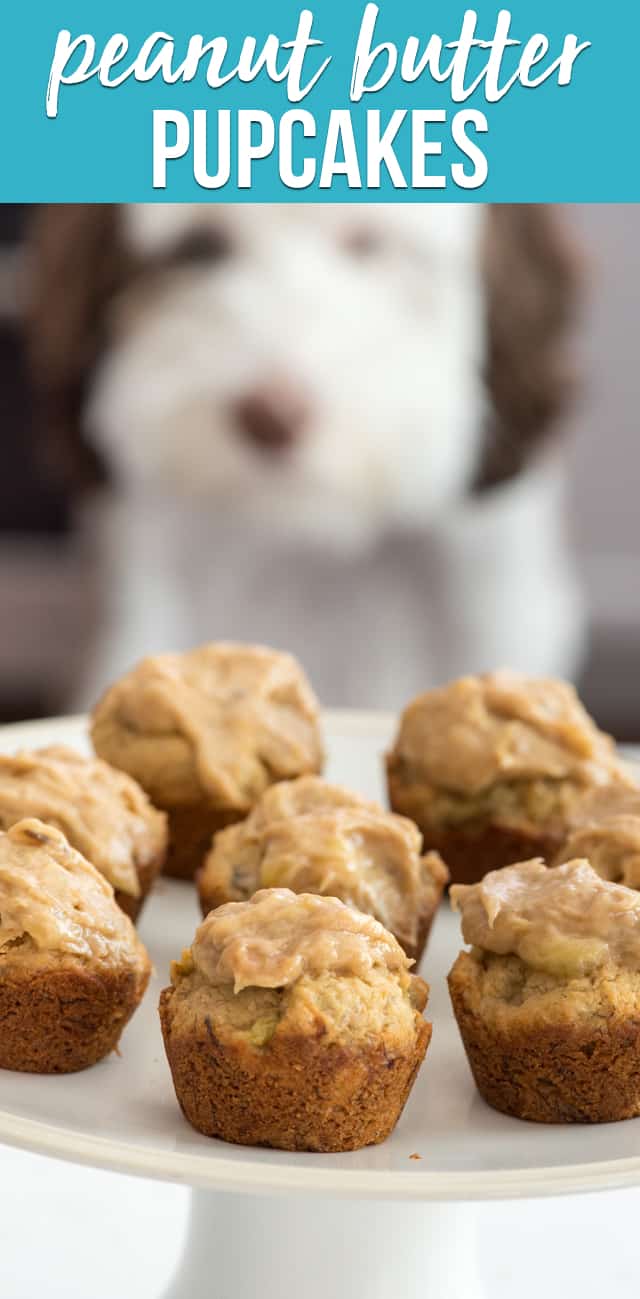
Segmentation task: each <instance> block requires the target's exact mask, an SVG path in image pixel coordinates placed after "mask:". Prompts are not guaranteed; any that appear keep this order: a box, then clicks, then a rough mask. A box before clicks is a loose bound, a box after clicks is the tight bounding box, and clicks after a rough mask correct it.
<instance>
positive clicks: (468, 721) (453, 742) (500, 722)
mask: <svg viewBox="0 0 640 1299" xmlns="http://www.w3.org/2000/svg"><path fill="white" fill-rule="evenodd" d="M396 760H401V761H402V762H403V763H404V764H405V765H406V767H407V768H408V769H409V770H410V772H411V777H412V778H413V779H414V780H415V779H422V780H424V781H425V782H426V783H427V784H428V785H431V786H434V787H436V788H438V787H440V788H444V789H447V790H451V791H454V792H456V793H460V794H463V795H469V796H473V795H474V794H478V793H480V792H481V791H482V790H484V789H486V788H487V787H489V786H490V785H493V784H495V783H496V782H497V781H502V780H520V779H528V778H536V777H548V778H550V779H553V780H564V779H570V780H575V781H577V782H578V783H581V784H585V785H586V784H598V783H599V784H603V783H605V782H607V781H611V780H620V781H623V782H626V783H633V782H632V778H631V776H630V775H629V773H628V772H627V770H626V768H625V767H624V764H623V763H621V762H620V761H619V759H618V758H617V756H616V752H615V748H614V744H613V741H612V740H611V738H610V737H609V736H608V735H605V734H604V733H603V732H602V731H600V730H599V729H598V727H597V726H596V724H595V722H594V721H593V720H592V718H591V717H590V716H589V714H588V713H587V712H586V711H585V709H584V708H583V706H582V704H581V703H580V700H579V699H578V696H577V694H576V692H575V690H574V689H573V686H570V685H568V684H567V683H566V682H564V681H552V680H534V679H531V678H528V677H525V676H521V675H520V674H519V673H516V672H511V671H506V670H504V671H500V672H491V673H487V674H485V675H483V676H475V677H473V676H469V677H461V678H460V679H459V680H458V681H453V682H451V684H450V685H447V686H443V687H442V688H441V689H439V690H431V691H429V692H428V693H427V694H424V695H420V696H419V697H418V698H417V699H414V700H413V702H412V703H411V704H409V706H408V707H407V708H406V709H405V711H404V713H403V715H402V718H401V721H400V728H399V732H398V736H397V739H396V742H395V745H394V748H393V751H392V753H391V755H390V762H391V763H393V762H394V761H396Z"/></svg>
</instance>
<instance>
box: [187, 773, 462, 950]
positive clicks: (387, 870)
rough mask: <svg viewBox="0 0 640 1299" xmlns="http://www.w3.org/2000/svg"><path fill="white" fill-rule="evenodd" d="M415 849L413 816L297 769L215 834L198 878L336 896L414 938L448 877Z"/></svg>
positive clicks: (242, 887)
mask: <svg viewBox="0 0 640 1299" xmlns="http://www.w3.org/2000/svg"><path fill="white" fill-rule="evenodd" d="M421 847H422V836H421V834H420V831H419V830H418V829H417V827H416V826H415V825H414V824H413V822H412V821H409V820H407V819H406V818H405V817H401V816H395V815H394V814H393V813H387V812H384V811H383V809H382V808H381V807H379V806H378V805H377V804H376V803H372V802H367V801H366V800H365V799H362V798H359V797H358V795H355V794H351V793H350V792H349V791H348V790H346V789H343V788H342V787H341V786H336V785H328V784H326V782H324V781H322V780H320V779H318V778H317V777H311V776H307V777H304V776H303V777H301V778H300V779H299V780H297V781H289V782H284V783H283V784H281V785H275V786H273V788H272V789H270V790H269V791H268V792H267V794H265V795H264V796H263V798H262V799H261V800H260V802H259V803H258V804H257V805H256V807H255V808H254V811H253V812H252V813H251V814H250V816H249V817H248V818H247V820H246V821H244V822H242V823H241V824H240V825H236V826H231V827H230V828H229V829H227V830H223V831H221V832H220V833H219V834H217V835H216V837H215V840H214V844H213V847H212V849H211V852H210V853H209V855H208V857H207V858H206V861H205V864H204V869H203V872H202V876H201V881H200V882H201V887H202V888H203V890H204V891H205V892H206V889H207V887H209V888H213V889H214V890H215V889H220V890H221V891H222V893H223V894H224V893H226V894H227V895H229V894H230V895H231V896H234V895H235V896H237V897H238V898H242V897H248V896H250V895H251V894H252V893H254V892H255V890H256V889H258V888H287V889H293V890H294V892H296V893H307V892H314V893H321V894H325V895H335V896H337V897H339V898H341V899H342V901H343V902H347V903H349V904H350V905H351V906H356V907H358V908H359V909H360V910H361V911H366V912H369V913H370V914H371V915H373V916H375V917H376V919H378V920H379V921H380V922H381V923H382V924H383V925H385V927H386V928H388V929H390V930H392V932H393V933H394V934H395V935H397V936H398V937H399V938H400V940H401V941H403V942H406V943H408V944H412V945H413V944H415V942H416V940H417V936H418V928H419V923H420V917H421V913H422V912H423V910H424V907H425V905H426V904H427V902H429V903H431V905H432V906H433V904H434V903H435V901H436V899H437V897H438V895H439V893H440V892H441V890H442V888H443V885H444V883H445V882H446V880H447V877H448V873H447V871H446V868H445V867H444V865H443V863H442V862H441V860H440V858H439V857H438V855H437V854H436V853H430V854H429V855H428V856H427V857H422V856H421Z"/></svg>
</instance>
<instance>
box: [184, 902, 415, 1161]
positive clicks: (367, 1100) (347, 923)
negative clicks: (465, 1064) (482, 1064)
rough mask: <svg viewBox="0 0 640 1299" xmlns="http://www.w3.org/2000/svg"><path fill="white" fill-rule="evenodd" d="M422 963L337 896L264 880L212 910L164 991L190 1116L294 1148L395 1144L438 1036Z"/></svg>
mask: <svg viewBox="0 0 640 1299" xmlns="http://www.w3.org/2000/svg"><path fill="white" fill-rule="evenodd" d="M410 964H411V963H410V961H409V960H408V959H407V957H406V956H405V954H404V952H403V951H402V948H401V947H400V946H399V944H398V943H397V942H396V940H395V938H393V936H392V935H391V934H390V933H388V932H387V930H385V929H384V928H383V927H382V925H380V924H378V922H377V921H376V920H374V919H373V918H372V917H371V916H365V915H363V914H361V913H360V912H358V911H355V910H354V909H353V908H352V907H348V906H345V904H344V903H342V902H340V901H338V899H337V898H325V897H319V896H318V895H316V894H295V893H292V892H291V891H290V890H289V889H262V890H260V892H258V893H256V894H254V896H253V898H252V899H251V901H250V902H230V903H228V904H227V905H226V906H223V907H220V908H219V909H218V910H217V911H212V912H210V914H209V915H208V916H207V918H206V920H204V921H203V923H202V924H201V925H200V928H199V929H198V930H197V932H196V936H195V939H194V942H193V945H192V947H191V948H190V949H189V950H187V951H185V952H184V953H183V956H182V959H181V960H180V961H178V962H175V963H174V965H173V967H172V970H171V987H170V988H165V990H164V992H163V993H162V995H161V998H160V1019H161V1023H162V1032H163V1035H164V1042H165V1047H166V1051H167V1057H168V1060H169V1064H170V1067H171V1072H172V1075H173V1081H174V1085H175V1089H176V1095H177V1098H178V1101H179V1103H180V1105H181V1107H182V1110H183V1113H184V1115H185V1117H186V1118H187V1119H188V1121H189V1123H191V1124H192V1125H193V1127H194V1128H196V1129H197V1130H198V1131H199V1132H203V1133H204V1134H205V1135H206V1136H210V1137H221V1138H222V1139H223V1140H224V1141H232V1142H235V1143H237V1144H240V1145H255V1146H274V1147H276V1148H278V1149H281V1150H336V1151H338V1150H356V1149H359V1148H360V1147H361V1146H366V1145H370V1144H372V1143H376V1142H380V1141H384V1140H385V1138H386V1137H387V1136H388V1135H389V1133H390V1132H391V1131H392V1129H393V1128H394V1127H395V1124H396V1123H397V1121H398V1118H399V1117H400V1114H401V1112H402V1109H403V1107H404V1104H405V1101H406V1100H407V1097H408V1095H409V1092H410V1090H411V1086H412V1084H413V1081H414V1078H415V1076H416V1073H417V1071H418V1069H419V1067H420V1064H421V1062H422V1060H423V1057H424V1054H425V1051H426V1049H427V1045H428V1043H429V1039H430V1036H431V1025H430V1024H427V1023H426V1022H425V1020H424V1019H423V1017H422V1014H421V1013H420V1012H421V1011H422V1010H423V1009H424V1006H425V1005H426V1001H427V993H428V989H427V986H426V984H425V983H423V981H422V979H419V978H418V977H417V976H415V975H412V974H411V973H410V972H409V966H410Z"/></svg>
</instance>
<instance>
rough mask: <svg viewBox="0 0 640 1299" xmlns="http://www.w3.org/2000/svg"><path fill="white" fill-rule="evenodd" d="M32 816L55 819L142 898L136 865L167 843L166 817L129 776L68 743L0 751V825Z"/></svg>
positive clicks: (120, 885) (124, 888) (117, 881)
mask: <svg viewBox="0 0 640 1299" xmlns="http://www.w3.org/2000/svg"><path fill="white" fill-rule="evenodd" d="M25 817H35V818H36V819H38V820H40V821H45V822H46V823H47V825H55V826H58V828H59V829H60V830H62V831H63V833H64V834H65V835H66V837H67V839H68V840H69V842H70V843H71V844H72V845H73V847H74V848H76V849H77V851H78V852H80V853H82V855H83V856H84V857H86V858H88V860H89V861H90V862H91V863H92V864H93V865H94V866H96V867H97V869H98V870H99V871H100V873H101V874H102V875H104V876H105V878H106V879H108V881H109V883H110V884H112V885H113V887H114V889H120V890H121V892H122V893H128V894H130V895H131V896H132V897H139V895H140V884H139V880H138V866H139V865H141V864H144V863H146V862H149V861H151V860H152V859H153V858H155V857H157V856H158V855H159V854H160V853H161V852H162V850H163V848H164V846H165V842H166V817H165V815H164V813H163V812H158V811H156V809H155V808H154V807H152V806H151V803H150V802H149V799H148V798H147V795H146V794H145V793H144V791H143V790H142V789H141V788H140V786H139V785H137V784H136V782H135V781H134V780H132V779H131V777H130V776H127V775H125V774H124V772H121V771H116V770H115V768H113V767H110V766H108V765H107V763H106V762H101V761H100V759H98V758H84V757H82V756H81V754H79V753H76V752H75V751H74V750H73V749H69V748H66V747H64V746H63V745H52V746H51V747H50V748H46V749H38V750H36V751H35V752H32V753H27V752H20V753H16V754H13V755H12V756H11V757H8V756H6V755H5V754H0V828H1V829H3V830H8V829H9V828H10V827H11V826H12V825H15V823H16V821H20V820H22V819H23V818H25Z"/></svg>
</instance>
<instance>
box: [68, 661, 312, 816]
mask: <svg viewBox="0 0 640 1299" xmlns="http://www.w3.org/2000/svg"><path fill="white" fill-rule="evenodd" d="M92 735H93V738H94V744H95V747H96V750H97V751H98V752H99V753H100V754H101V755H102V756H103V757H106V758H107V760H109V761H113V762H114V763H115V764H116V765H117V766H121V767H123V768H124V770H126V771H129V772H131V774H132V775H134V776H137V777H138V779H140V781H141V783H142V784H143V785H144V787H145V788H146V789H147V790H149V792H150V793H151V795H152V797H154V791H157V794H158V796H159V797H162V798H163V800H164V798H166V800H167V802H166V805H170V802H171V800H172V799H173V798H175V799H176V801H178V802H180V801H188V798H186V794H188V785H189V781H190V780H191V779H192V778H193V777H194V778H195V780H196V781H198V782H199V784H200V787H201V792H202V791H204V793H205V795H206V796H207V797H208V798H209V799H210V801H211V802H212V804H214V805H215V806H219V807H225V808H230V809H239V810H244V809H246V810H248V809H249V808H250V807H251V806H252V805H253V803H254V802H255V801H256V799H257V798H259V796H260V794H261V793H262V792H263V790H264V789H265V788H266V787H267V786H268V785H270V784H271V783H272V782H274V781H276V780H280V779H285V778H287V777H291V776H297V775H300V774H301V773H302V772H306V771H318V770H319V769H320V767H321V765H322V756H323V755H322V744H321V738H320V730H319V721H318V704H317V701H316V698H315V696H314V694H313V691H312V690H311V687H310V685H309V683H308V681H307V679H306V677H305V676H304V673H303V672H302V669H301V668H300V666H299V664H298V663H297V662H296V660H295V659H294V658H293V657H292V656H291V655H290V654H285V653H280V652H279V651H276V650H271V649H267V648H265V647H263V646H253V645H239V644H232V643H225V642H220V643H217V644H211V645H203V646H201V647H200V648H199V649H194V650H190V651H189V652H187V653H185V654H161V655H159V656H157V657H155V658H146V659H144V660H143V661H142V662H141V663H139V664H138V666H137V667H135V668H134V669H133V671H132V672H130V673H129V674H128V675H127V676H125V677H122V678H121V680H119V681H117V682H116V683H115V685H113V686H112V687H111V689H110V690H108V691H107V693H106V695H104V696H103V698H102V700H101V701H100V703H99V704H98V706H97V708H96V710H95V713H94V717H93V726H92ZM192 768H193V770H192ZM185 786H186V787H187V789H186V791H185Z"/></svg>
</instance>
